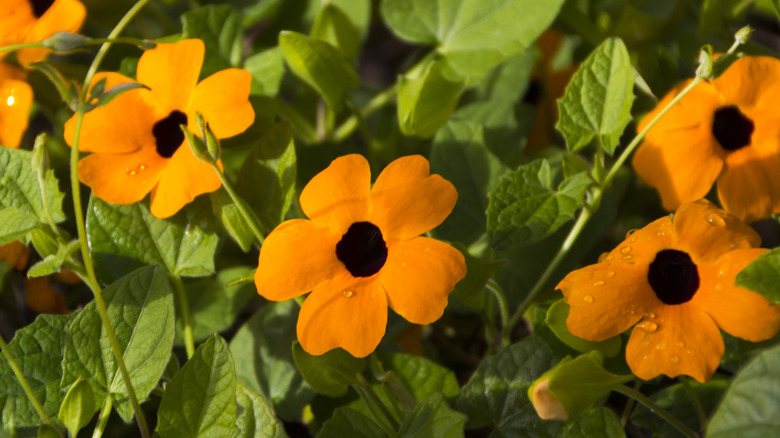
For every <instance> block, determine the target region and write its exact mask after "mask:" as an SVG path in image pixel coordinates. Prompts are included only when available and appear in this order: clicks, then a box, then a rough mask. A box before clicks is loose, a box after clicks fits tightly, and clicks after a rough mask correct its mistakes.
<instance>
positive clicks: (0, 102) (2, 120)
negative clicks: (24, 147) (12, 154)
mask: <svg viewBox="0 0 780 438" xmlns="http://www.w3.org/2000/svg"><path fill="white" fill-rule="evenodd" d="M32 100H33V91H32V88H30V86H29V85H27V83H26V82H24V81H21V80H17V79H6V80H2V81H0V145H2V146H6V147H10V148H18V147H19V143H20V142H21V141H22V135H23V134H24V131H25V130H27V120H28V119H29V117H30V107H31V106H32Z"/></svg>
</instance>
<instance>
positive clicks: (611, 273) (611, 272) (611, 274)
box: [604, 271, 615, 278]
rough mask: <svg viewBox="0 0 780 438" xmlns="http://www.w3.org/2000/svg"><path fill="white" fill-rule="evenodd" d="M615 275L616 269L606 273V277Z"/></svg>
mask: <svg viewBox="0 0 780 438" xmlns="http://www.w3.org/2000/svg"><path fill="white" fill-rule="evenodd" d="M614 276H615V271H607V272H605V273H604V277H605V278H612V277H614Z"/></svg>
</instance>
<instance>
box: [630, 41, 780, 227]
mask: <svg viewBox="0 0 780 438" xmlns="http://www.w3.org/2000/svg"><path fill="white" fill-rule="evenodd" d="M688 83H690V81H686V82H683V83H682V84H680V85H678V86H677V87H676V88H675V89H673V90H672V91H670V92H669V94H668V95H666V96H665V97H664V98H663V99H662V100H661V101H660V102H659V103H658V105H657V106H656V108H655V109H654V110H653V111H652V112H651V113H650V114H648V115H647V116H646V117H645V118H644V120H643V121H642V123H641V124H640V125H639V127H638V129H639V130H640V131H641V130H642V129H644V128H645V126H646V125H647V124H648V123H649V121H650V120H652V119H653V118H654V117H655V116H656V115H657V114H658V113H659V112H660V111H661V110H662V109H663V108H665V107H666V106H667V105H668V104H669V103H670V102H671V100H672V99H673V98H674V96H675V95H677V93H678V92H679V91H680V90H681V89H682V88H684V87H685V86H686V85H688ZM779 98H780V60H777V59H775V58H770V57H750V56H745V57H743V58H741V59H739V60H737V61H736V62H735V63H734V64H733V65H732V66H731V67H729V68H728V70H726V72H725V73H724V74H723V75H722V76H720V77H718V78H717V79H714V80H712V81H709V82H702V83H700V84H699V85H697V86H696V87H694V88H693V90H691V92H690V93H688V94H687V95H686V96H685V97H683V98H682V99H681V100H680V101H679V102H678V103H677V105H675V106H674V107H672V108H671V109H670V110H669V112H668V113H667V114H666V115H665V116H664V117H663V118H662V119H660V120H659V122H658V123H657V124H656V125H655V126H653V127H652V128H651V129H650V131H649V132H648V133H647V136H646V137H645V140H644V142H643V143H642V145H641V146H640V147H639V149H638V150H637V152H636V154H635V155H634V158H633V164H634V168H635V169H636V171H637V173H639V175H640V176H641V177H642V178H643V179H645V180H646V181H647V182H648V183H649V184H650V185H652V186H653V187H655V188H656V189H657V190H658V191H659V192H660V194H661V200H662V201H663V205H664V208H666V209H667V210H670V211H671V210H674V209H676V208H677V207H679V206H680V204H682V203H683V202H689V201H695V200H697V199H699V198H703V197H704V196H705V195H706V194H707V193H708V192H709V190H710V188H711V187H712V184H713V183H714V182H715V181H716V180H717V182H718V197H719V198H720V202H721V204H722V205H723V208H724V209H726V211H728V212H730V213H732V214H734V215H735V216H737V217H739V218H740V219H742V220H743V221H746V222H752V221H755V220H758V219H761V218H766V217H769V215H771V214H772V213H777V212H780V112H778V111H777V110H776V103H777V100H778V99H779Z"/></svg>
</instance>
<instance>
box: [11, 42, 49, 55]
mask: <svg viewBox="0 0 780 438" xmlns="http://www.w3.org/2000/svg"><path fill="white" fill-rule="evenodd" d="M31 47H46V46H44V45H43V41H36V42H34V43H20V44H11V45H10V46H3V47H0V53H3V52H13V51H16V50H20V49H29V48H31Z"/></svg>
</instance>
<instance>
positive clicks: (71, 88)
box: [29, 62, 79, 111]
mask: <svg viewBox="0 0 780 438" xmlns="http://www.w3.org/2000/svg"><path fill="white" fill-rule="evenodd" d="M29 65H30V66H32V67H34V68H35V69H37V70H38V71H40V72H41V73H43V74H44V76H46V78H48V79H49V81H50V82H51V83H52V84H54V88H56V89H57V92H58V93H59V94H60V98H62V101H63V102H65V103H67V104H68V108H70V109H71V111H76V110H77V105H78V95H79V93H78V90H76V89H75V85H74V84H73V83H72V82H70V81H68V80H67V79H65V77H64V76H62V73H60V72H59V70H57V69H55V68H54V67H52V66H51V64H47V63H45V62H33V63H31V64H29Z"/></svg>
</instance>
